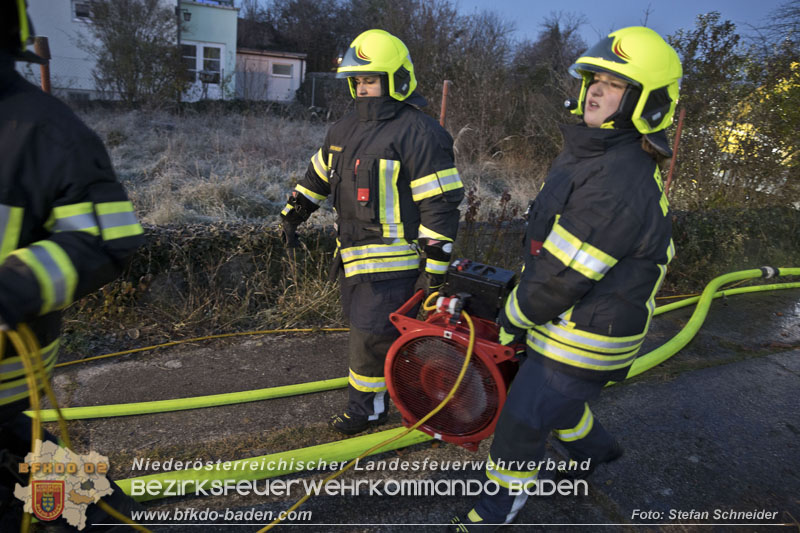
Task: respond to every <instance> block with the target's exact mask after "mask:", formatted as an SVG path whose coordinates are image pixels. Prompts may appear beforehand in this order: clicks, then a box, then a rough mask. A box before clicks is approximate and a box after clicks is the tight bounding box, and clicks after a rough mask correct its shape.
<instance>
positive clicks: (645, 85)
mask: <svg viewBox="0 0 800 533" xmlns="http://www.w3.org/2000/svg"><path fill="white" fill-rule="evenodd" d="M569 72H570V74H572V75H573V76H575V77H576V78H581V79H582V80H583V82H582V83H581V94H580V97H579V99H578V105H577V107H576V108H575V109H573V110H572V113H573V114H576V115H583V106H584V104H585V101H586V92H587V90H588V88H589V85H590V84H591V83H592V79H593V77H594V73H595V72H608V73H610V74H613V75H614V76H617V77H619V78H622V79H624V80H625V81H627V82H628V90H627V91H626V94H625V95H624V96H623V98H622V101H621V102H620V110H622V108H623V107H624V106H627V107H629V108H632V112H631V114H630V117H629V118H630V120H631V122H632V123H633V125H634V127H635V128H636V129H637V130H639V132H640V133H642V134H648V133H654V132H657V131H660V130H663V129H665V128H667V127H668V126H669V125H670V124H672V116H673V115H674V114H675V105H676V104H677V102H678V92H679V83H680V79H681V76H683V69H682V67H681V60H680V58H679V57H678V54H677V52H675V50H674V49H673V48H672V47H671V46H670V45H669V44H667V42H666V41H665V40H664V39H662V38H661V36H660V35H659V34H658V33H656V32H654V31H653V30H651V29H650V28H645V27H642V26H631V27H629V28H622V29H621V30H617V31H615V32H612V33H610V34H609V35H608V37H606V38H605V39H603V40H601V41H600V42H598V43H597V44H595V45H594V46H592V47H591V48H589V49H588V50H587V51H586V52H584V53H583V54H582V55H581V56H580V57H579V58H578V59H577V60H576V61H575V63H574V64H573V65H572V66H571V67H570V68H569ZM628 96H630V97H631V98H635V97H636V96H638V100H636V101H633V100H631V98H628ZM626 100H628V101H627V102H626ZM614 115H617V113H615V114H614ZM614 115H612V117H609V121H608V122H607V124H609V127H613V125H612V124H610V123H611V122H612V120H613V118H614ZM624 118H628V117H624ZM604 126H605V124H604Z"/></svg>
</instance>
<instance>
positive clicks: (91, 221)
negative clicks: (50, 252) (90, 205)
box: [53, 213, 97, 232]
mask: <svg viewBox="0 0 800 533" xmlns="http://www.w3.org/2000/svg"><path fill="white" fill-rule="evenodd" d="M96 227H97V219H96V218H95V216H94V215H93V214H91V213H86V214H83V215H72V216H69V217H64V218H57V219H56V224H55V226H54V227H53V231H54V232H59V231H82V230H87V229H91V228H96Z"/></svg>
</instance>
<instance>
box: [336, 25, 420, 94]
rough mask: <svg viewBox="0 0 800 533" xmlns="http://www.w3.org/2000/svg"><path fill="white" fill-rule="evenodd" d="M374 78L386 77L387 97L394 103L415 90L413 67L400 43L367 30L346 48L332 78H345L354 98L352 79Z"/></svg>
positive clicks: (354, 89) (385, 33) (384, 35)
mask: <svg viewBox="0 0 800 533" xmlns="http://www.w3.org/2000/svg"><path fill="white" fill-rule="evenodd" d="M376 75H386V78H387V80H388V84H389V87H388V88H387V89H388V95H389V96H391V97H392V98H394V99H395V100H400V101H403V100H405V99H406V98H408V97H409V95H411V93H412V92H414V89H415V88H416V87H417V79H416V78H415V77H414V64H413V63H411V56H410V55H409V53H408V48H406V45H405V44H403V41H401V40H400V39H398V38H397V37H395V36H394V35H392V34H391V33H389V32H386V31H383V30H367V31H365V32H364V33H362V34H361V35H359V36H358V37H356V38H355V40H354V41H353V42H352V44H350V48H348V49H347V52H345V54H344V57H342V59H341V61H340V63H339V68H338V70H337V71H336V77H337V78H347V81H348V83H349V84H350V94H351V95H352V96H353V98H355V97H356V85H355V80H354V79H353V77H354V76H376Z"/></svg>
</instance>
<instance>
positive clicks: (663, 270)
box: [644, 239, 675, 331]
mask: <svg viewBox="0 0 800 533" xmlns="http://www.w3.org/2000/svg"><path fill="white" fill-rule="evenodd" d="M673 257H675V243H674V242H673V240H672V239H670V240H669V246H667V264H665V265H656V266H657V267H658V270H659V275H658V279H657V280H656V282H655V284H654V285H653V291H652V292H651V293H650V298H648V299H647V313H648V314H647V323H646V324H645V326H644V330H645V331H647V330H648V329H649V328H650V321H651V320H652V319H653V313H654V312H655V310H656V294H658V291H659V289H661V284H662V283H663V282H664V277H665V276H666V275H667V265H668V264H669V263H670V262H671V261H672V258H673Z"/></svg>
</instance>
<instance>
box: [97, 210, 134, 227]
mask: <svg viewBox="0 0 800 533" xmlns="http://www.w3.org/2000/svg"><path fill="white" fill-rule="evenodd" d="M97 220H98V222H99V223H100V227H101V228H103V230H108V229H111V228H117V227H120V226H131V225H133V224H138V223H139V221H138V220H136V215H134V214H133V212H132V211H123V212H122V213H109V214H107V215H100V216H98V217H97Z"/></svg>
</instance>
